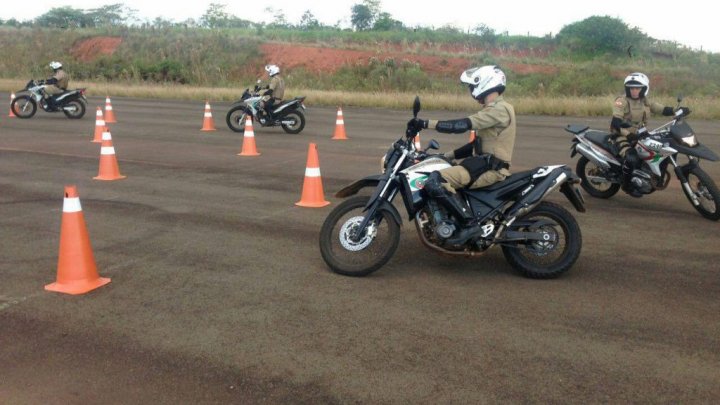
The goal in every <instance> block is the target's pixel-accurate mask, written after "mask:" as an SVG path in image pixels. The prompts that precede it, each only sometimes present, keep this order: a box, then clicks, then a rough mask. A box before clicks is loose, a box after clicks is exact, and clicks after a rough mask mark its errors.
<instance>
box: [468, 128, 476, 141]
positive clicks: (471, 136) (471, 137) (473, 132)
mask: <svg viewBox="0 0 720 405" xmlns="http://www.w3.org/2000/svg"><path fill="white" fill-rule="evenodd" d="M474 140H475V130H474V129H473V130H472V131H470V136H469V137H468V142H472V141H474Z"/></svg>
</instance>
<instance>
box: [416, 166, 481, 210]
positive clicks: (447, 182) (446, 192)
mask: <svg viewBox="0 0 720 405" xmlns="http://www.w3.org/2000/svg"><path fill="white" fill-rule="evenodd" d="M469 181H470V174H469V173H468V172H467V170H465V168H464V167H462V166H453V167H450V168H447V169H444V170H442V171H441V172H438V171H434V172H432V173H430V176H428V179H427V181H426V182H425V186H424V188H425V191H426V192H427V194H428V196H430V197H431V198H433V199H435V200H436V201H437V202H438V203H440V204H441V205H442V206H443V207H445V209H447V210H448V212H449V213H450V214H452V215H453V216H454V217H455V218H456V219H457V220H458V221H460V222H461V223H464V222H467V221H469V220H471V219H473V215H472V212H470V209H469V208H467V207H466V205H467V204H465V202H464V201H462V200H461V198H460V196H459V195H458V194H457V193H456V192H455V188H456V187H462V186H463V183H465V184H467V182H469Z"/></svg>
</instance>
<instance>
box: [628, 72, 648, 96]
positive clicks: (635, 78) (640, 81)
mask: <svg viewBox="0 0 720 405" xmlns="http://www.w3.org/2000/svg"><path fill="white" fill-rule="evenodd" d="M631 87H640V88H641V89H642V90H640V97H641V98H642V97H647V95H648V93H650V79H648V77H647V76H646V75H645V74H643V73H639V72H635V73H630V75H628V77H626V78H625V95H626V96H628V97H630V88H631Z"/></svg>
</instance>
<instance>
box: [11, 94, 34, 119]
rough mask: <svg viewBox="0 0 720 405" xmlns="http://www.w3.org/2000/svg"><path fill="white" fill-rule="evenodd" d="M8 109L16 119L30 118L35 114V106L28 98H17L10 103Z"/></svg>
mask: <svg viewBox="0 0 720 405" xmlns="http://www.w3.org/2000/svg"><path fill="white" fill-rule="evenodd" d="M10 109H11V110H12V112H13V114H15V116H16V117H18V118H23V119H25V118H32V116H33V115H35V113H36V112H37V104H36V103H35V100H33V99H32V97H30V96H17V97H15V98H14V99H13V100H12V102H11V103H10Z"/></svg>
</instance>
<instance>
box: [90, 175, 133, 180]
mask: <svg viewBox="0 0 720 405" xmlns="http://www.w3.org/2000/svg"><path fill="white" fill-rule="evenodd" d="M125 178H127V176H116V177H107V176H97V177H93V179H95V180H105V181H110V180H122V179H125Z"/></svg>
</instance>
